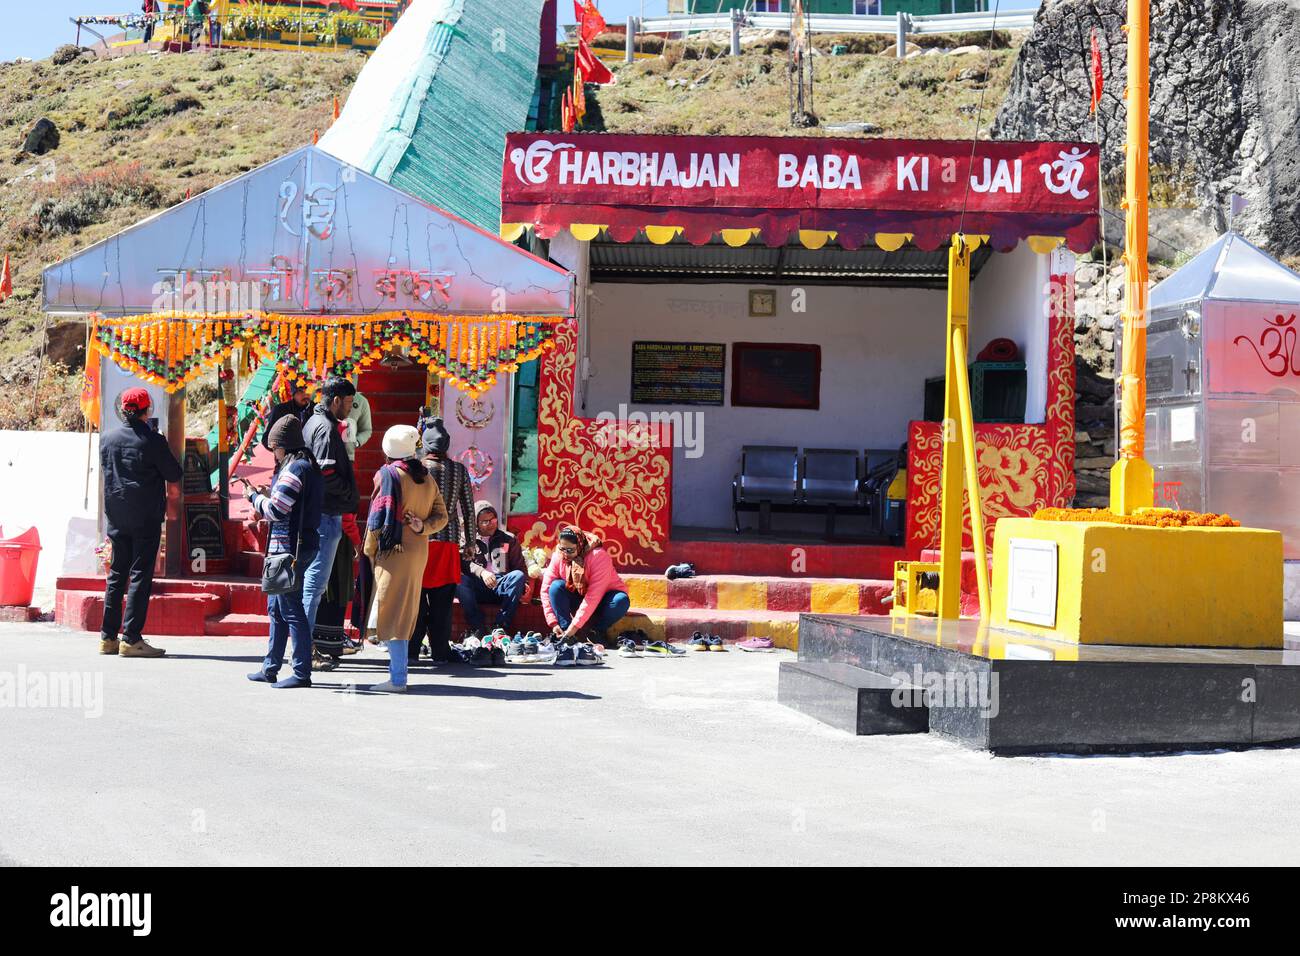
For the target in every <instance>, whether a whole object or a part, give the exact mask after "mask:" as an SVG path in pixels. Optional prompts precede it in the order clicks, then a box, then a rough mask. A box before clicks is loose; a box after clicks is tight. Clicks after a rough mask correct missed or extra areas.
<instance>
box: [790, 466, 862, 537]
mask: <svg viewBox="0 0 1300 956" xmlns="http://www.w3.org/2000/svg"><path fill="white" fill-rule="evenodd" d="M860 473H861V463H860V461H859V459H858V453H857V451H855V450H853V449H848V448H805V449H804V452H803V468H802V469H801V477H800V480H799V497H800V503H801V504H803V506H804V508H805V509H806V510H808V511H821V512H824V513H825V514H826V537H828V538H832V537H834V536H835V514H836V512H847V513H862V511H863V508H862V496H861V478H860Z"/></svg>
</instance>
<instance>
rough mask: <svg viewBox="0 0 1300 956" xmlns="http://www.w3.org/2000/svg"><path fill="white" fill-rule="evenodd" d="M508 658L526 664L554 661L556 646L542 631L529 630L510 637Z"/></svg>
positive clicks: (507, 651) (507, 646) (507, 647)
mask: <svg viewBox="0 0 1300 956" xmlns="http://www.w3.org/2000/svg"><path fill="white" fill-rule="evenodd" d="M547 658H549V660H548V659H547ZM506 659H507V660H510V661H520V662H522V663H526V664H547V663H554V662H555V648H554V647H553V646H552V645H551V643H550V641H548V640H547V639H546V638H545V637H544V636H543V635H542V633H541V632H540V631H529V632H528V633H527V634H516V635H515V636H514V637H512V638H510V642H509V643H508V644H507V645H506Z"/></svg>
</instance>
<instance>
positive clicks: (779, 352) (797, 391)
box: [731, 342, 822, 409]
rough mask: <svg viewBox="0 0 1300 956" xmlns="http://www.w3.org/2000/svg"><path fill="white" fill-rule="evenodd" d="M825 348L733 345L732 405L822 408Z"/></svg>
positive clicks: (769, 344)
mask: <svg viewBox="0 0 1300 956" xmlns="http://www.w3.org/2000/svg"><path fill="white" fill-rule="evenodd" d="M821 387H822V347H821V346H820V345H792V344H789V343H784V342H736V343H733V344H732V346H731V404H732V405H740V406H751V407H756V408H806V409H817V408H820V407H821Z"/></svg>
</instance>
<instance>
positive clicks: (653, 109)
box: [586, 33, 1019, 138]
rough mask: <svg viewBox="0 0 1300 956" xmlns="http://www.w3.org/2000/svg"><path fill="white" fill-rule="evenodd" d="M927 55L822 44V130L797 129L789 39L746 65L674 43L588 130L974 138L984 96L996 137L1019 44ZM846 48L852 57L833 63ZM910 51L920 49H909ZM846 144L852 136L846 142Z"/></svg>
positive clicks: (1001, 37) (637, 70)
mask: <svg viewBox="0 0 1300 956" xmlns="http://www.w3.org/2000/svg"><path fill="white" fill-rule="evenodd" d="M918 39H920V40H921V41H922V43H923V44H924V46H922V47H918V48H917V49H918V50H920V53H919V54H918V55H916V56H912V57H910V58H908V59H905V60H899V59H897V57H895V56H894V53H893V41H892V39H891V38H888V37H876V36H869V37H840V36H824V37H818V38H817V40H816V47H817V49H818V52H819V54H821V55H817V56H815V57H814V58H813V64H814V90H813V113H814V114H815V115H816V117H817V120H818V125H817V126H814V127H810V128H807V129H792V128H791V126H790V100H789V72H788V60H787V54H786V50H785V41H784V39H783V38H780V37H774V38H772V39H771V40H769V41H767V42H764V43H758V44H754V45H753V46H752V47H750V48H749V49H747V50H746V51H745V53H744V55H742V56H740V57H730V56H727V55H725V52H724V51H723V49H722V48H721V47H718V46H711V45H708V44H703V45H701V44H698V43H692V44H682V43H675V42H670V43H668V44H667V45H666V49H665V50H664V52H663V53H662V54H661V55H660V56H658V57H654V58H650V59H641V60H638V61H637V62H636V63H634V64H632V65H631V66H625V67H622V68H620V69H619V71H618V82H617V83H616V84H614V85H612V86H607V87H602V88H600V90H599V91H598V92H596V93H595V94H594V95H589V96H588V102H589V106H590V105H591V104H592V103H593V102H594V107H595V108H594V109H593V111H592V113H591V114H590V115H589V116H588V118H587V123H586V126H587V128H596V129H604V130H606V131H608V132H619V133H694V134H734V135H755V134H767V135H791V134H795V135H798V134H806V135H812V136H817V135H825V133H826V131H825V127H826V126H833V125H836V124H842V123H870V124H872V126H873V127H874V129H872V130H869V131H868V132H869V134H870V135H876V136H898V137H915V138H926V137H933V138H967V137H969V136H970V135H971V134H972V132H973V131H974V128H975V114H976V111H977V109H978V107H979V103H980V97H981V96H983V98H984V113H983V120H982V123H981V126H982V127H983V128H984V129H985V130H987V128H988V125H989V124H990V123H991V122H992V119H993V115H994V113H996V111H997V108H998V105H999V104H1000V103H1001V102H1002V96H1003V94H1004V93H1005V92H1006V89H1007V85H1008V83H1009V81H1010V77H1011V68H1012V64H1013V63H1014V61H1015V56H1016V51H1017V49H1018V45H1019V40H1018V39H1015V38H1013V36H1012V35H1011V34H1003V33H999V34H997V35H996V36H995V37H994V39H993V46H994V49H980V50H979V51H978V52H967V53H963V54H959V55H954V54H952V53H950V52H947V51H950V50H953V49H958V48H963V47H965V48H967V49H969V48H970V47H972V46H987V45H988V44H989V35H988V34H987V33H983V34H979V35H974V34H967V35H962V36H945V37H920V38H918ZM836 47H839V48H841V49H842V50H845V51H850V52H844V53H842V54H841V55H831V51H832V50H833V49H835V48H836ZM909 47H910V45H909ZM837 135H843V134H837Z"/></svg>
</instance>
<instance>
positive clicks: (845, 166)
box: [501, 133, 1098, 248]
mask: <svg viewBox="0 0 1300 956" xmlns="http://www.w3.org/2000/svg"><path fill="white" fill-rule="evenodd" d="M505 160H506V161H505V164H504V172H503V182H502V190H501V194H502V207H503V210H502V219H503V221H505V222H527V223H532V224H533V225H535V226H538V227H541V228H543V229H544V230H545V229H546V228H548V227H549V229H550V231H551V232H553V231H554V229H555V228H558V227H563V226H568V225H572V224H574V223H591V224H600V225H607V226H610V227H611V233H612V234H613V235H614V238H616V239H620V238H622V236H621V235H620V233H622V234H626V232H627V230H628V228H631V227H635V228H640V227H644V226H645V225H678V226H683V227H684V228H685V231H686V236H687V238H688V239H690V240H691V241H695V242H700V241H708V236H710V235H712V233H714V232H716V231H718V230H721V229H725V228H745V227H747V226H748V227H757V228H760V229H762V230H763V231H764V233H765V238H767V240H768V241H769V243H772V242H773V239H776V240H777V242H778V243H779V242H782V241H784V238H785V235H786V234H788V232H789V231H790V230H791V229H824V230H835V231H838V232H842V233H845V234H847V236H848V237H849V238H850V240H851V241H860V240H861V239H863V238H864V237H866V236H867V234H869V233H871V232H910V233H914V234H916V235H917V243H918V244H919V245H929V246H931V247H933V245H937V244H939V243H940V242H945V241H947V237H948V236H950V235H951V234H952V233H953V232H956V231H958V229H961V230H962V231H965V232H966V233H969V234H976V233H986V234H992V235H994V236H995V245H1006V244H1007V243H1008V240H1009V244H1010V245H1014V244H1015V242H1016V241H1018V240H1019V239H1021V238H1024V237H1025V236H1027V235H1057V236H1067V237H1068V238H1069V240H1070V245H1071V246H1072V247H1074V248H1079V247H1086V246H1089V245H1091V242H1092V241H1093V240H1095V238H1096V228H1097V223H1096V215H1097V169H1098V166H1097V150H1096V147H1095V146H1093V145H1091V144H1087V143H1021V142H979V143H976V144H975V146H974V150H973V151H972V147H971V144H970V143H969V142H961V141H957V140H889V139H823V138H813V137H738V136H621V135H605V134H576V135H574V134H570V135H564V134H547V133H528V134H524V133H516V134H512V135H510V136H509V137H507V140H506V155H505ZM954 217H956V218H955V219H954ZM769 231H771V232H773V233H779V234H780V235H779V236H775V235H766V234H767V233H768V232H769ZM706 233H707V235H706ZM545 234H546V232H545V231H543V235H545ZM923 235H924V237H925V238H924V240H923V239H922V236H923ZM773 244H775V243H773Z"/></svg>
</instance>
